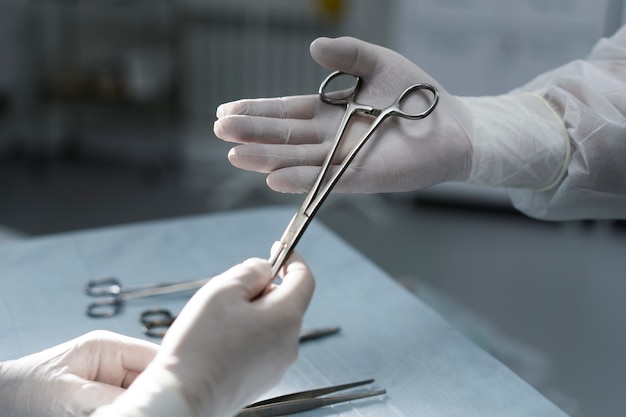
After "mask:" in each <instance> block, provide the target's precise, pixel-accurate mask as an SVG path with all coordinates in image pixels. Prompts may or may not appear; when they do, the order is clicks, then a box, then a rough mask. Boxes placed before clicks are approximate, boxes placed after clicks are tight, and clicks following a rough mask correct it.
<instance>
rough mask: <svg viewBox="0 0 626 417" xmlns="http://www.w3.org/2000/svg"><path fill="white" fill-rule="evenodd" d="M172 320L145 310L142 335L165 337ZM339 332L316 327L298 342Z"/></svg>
mask: <svg viewBox="0 0 626 417" xmlns="http://www.w3.org/2000/svg"><path fill="white" fill-rule="evenodd" d="M174 320H176V316H175V315H173V314H172V313H171V312H170V311H169V310H168V309H165V308H154V309H150V310H145V311H144V312H142V313H141V315H140V316H139V321H140V322H141V324H143V333H144V334H145V335H146V336H150V337H155V338H158V337H163V336H165V332H166V331H167V329H169V327H170V326H171V325H172V323H174ZM340 330H341V329H340V328H339V327H316V328H313V329H310V330H303V331H302V332H301V333H300V342H301V343H302V342H306V341H309V340H314V339H319V338H321V337H326V336H330V335H332V334H335V333H338V332H339V331H340Z"/></svg>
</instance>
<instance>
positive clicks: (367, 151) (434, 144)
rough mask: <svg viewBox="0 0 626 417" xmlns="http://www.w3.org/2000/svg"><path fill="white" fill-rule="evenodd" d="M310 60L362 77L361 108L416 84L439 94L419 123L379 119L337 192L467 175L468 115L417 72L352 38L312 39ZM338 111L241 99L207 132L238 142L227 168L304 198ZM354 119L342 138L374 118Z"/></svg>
mask: <svg viewBox="0 0 626 417" xmlns="http://www.w3.org/2000/svg"><path fill="white" fill-rule="evenodd" d="M311 55H312V57H313V58H314V59H315V61H317V62H318V63H319V64H320V65H322V66H324V67H326V68H328V69H330V70H338V71H342V72H346V73H350V74H354V75H358V76H361V77H362V79H363V84H362V86H361V88H360V90H359V92H358V93H357V96H356V101H357V102H359V103H362V104H369V105H372V106H374V107H377V108H382V107H387V106H389V105H390V104H392V103H393V102H394V101H395V100H396V99H397V98H398V96H399V95H400V94H401V93H402V91H404V90H405V89H406V88H407V87H408V86H409V85H412V84H416V83H430V84H433V85H434V86H436V87H437V89H438V90H439V93H440V100H439V104H438V106H437V108H436V109H435V110H434V111H433V112H432V113H431V114H430V115H429V116H428V117H426V118H425V119H422V120H407V119H402V118H399V117H390V118H389V119H387V120H385V121H384V122H383V123H382V125H381V126H380V127H379V128H378V130H377V131H376V133H375V134H374V135H373V136H372V137H371V138H370V139H369V141H368V143H367V144H366V146H365V147H364V148H363V149H362V150H361V151H360V153H359V154H358V155H357V157H356V158H355V160H354V161H353V162H352V163H351V164H350V167H349V168H348V170H347V171H346V172H345V173H344V175H343V176H342V178H341V179H340V180H339V182H338V184H337V186H336V187H335V190H336V191H340V192H364V193H374V192H395V191H408V190H415V189H420V188H424V187H427V186H429V185H432V184H436V183H440V182H444V181H453V180H465V179H466V178H467V177H468V175H469V173H470V169H471V159H472V144H471V141H470V135H471V129H472V124H471V118H470V115H469V113H468V110H467V109H466V108H465V106H464V105H463V104H462V103H461V102H460V101H459V100H458V99H457V98H455V97H453V96H451V95H450V94H448V93H447V92H446V90H444V89H443V88H442V87H441V86H440V85H439V84H438V83H437V82H436V81H435V80H434V79H433V78H432V77H430V76H429V75H428V74H426V73H425V72H424V71H423V70H421V69H420V68H418V67H417V66H416V65H414V64H413V63H411V62H410V61H409V60H408V59H406V58H404V57H403V56H401V55H400V54H398V53H396V52H394V51H391V50H389V49H386V48H383V47H380V46H376V45H372V44H369V43H366V42H363V41H360V40H357V39H354V38H339V39H327V38H319V39H317V40H315V41H314V42H313V43H312V44H311ZM320 81H321V80H320ZM428 94H429V93H428ZM425 97H426V96H425ZM427 98H428V99H430V98H431V96H427ZM407 104H408V105H411V103H407ZM415 105H416V106H419V104H417V103H416V104H415ZM426 107H427V105H425V104H422V105H421V107H416V108H419V109H420V110H422V109H425V108H426ZM344 112H345V107H344V106H336V105H330V104H326V103H323V102H321V100H320V99H319V96H318V95H317V94H315V95H308V96H296V97H287V98H275V99H257V100H241V101H237V102H232V103H227V104H223V105H221V106H220V107H219V108H218V111H217V116H218V120H217V121H216V122H215V125H214V131H215V134H216V135H217V136H218V137H219V138H221V139H223V140H225V141H230V142H239V143H243V144H244V145H242V146H237V147H235V148H233V149H232V150H231V151H230V153H229V155H228V158H229V160H230V162H231V163H232V164H233V165H235V166H236V167H239V168H243V169H247V170H252V171H257V172H263V173H269V175H268V177H267V184H268V185H269V187H270V188H272V189H274V190H276V191H281V192H304V191H306V190H308V189H309V188H310V186H311V184H312V182H313V180H314V179H315V177H316V176H317V174H318V171H319V166H320V165H321V164H322V162H323V160H324V158H325V157H326V155H327V154H328V152H329V150H330V147H331V145H332V143H331V142H332V141H333V140H334V137H335V133H336V132H337V129H338V126H339V122H340V121H341V118H342V116H343V114H344ZM353 119H355V120H356V121H355V123H353V125H352V126H351V127H350V129H349V130H348V132H346V135H347V137H350V138H353V139H354V141H356V140H357V139H358V134H359V133H360V132H362V131H363V130H364V127H365V126H368V125H369V123H370V122H371V121H372V120H373V118H372V116H365V115H359V117H354V118H353ZM342 149H345V148H342ZM345 153H346V151H345V150H344V152H343V153H342V154H341V157H343V156H345Z"/></svg>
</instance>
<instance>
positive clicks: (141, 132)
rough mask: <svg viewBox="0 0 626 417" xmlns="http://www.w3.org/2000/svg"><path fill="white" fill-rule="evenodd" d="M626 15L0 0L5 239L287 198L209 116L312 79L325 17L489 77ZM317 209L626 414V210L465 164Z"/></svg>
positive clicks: (479, 83) (542, 4) (555, 377)
mask: <svg viewBox="0 0 626 417" xmlns="http://www.w3.org/2000/svg"><path fill="white" fill-rule="evenodd" d="M623 21H624V5H623V0H593V1H591V0H474V1H471V2H466V1H461V0H413V1H412V0H395V1H386V2H381V1H376V0H359V1H356V0H353V1H347V0H345V1H341V0H302V1H298V2H294V1H290V0H271V1H270V0H266V1H262V2H260V1H253V0H248V1H247V0H219V1H218V0H2V2H0V57H1V58H2V59H0V244H9V243H10V242H15V241H19V240H23V239H28V238H29V237H33V236H41V235H45V234H50V233H59V232H65V231H71V230H79V229H85V228H94V227H103V226H109V225H116V224H124V223H129V222H136V221H146V220H153V219H164V218H170V217H176V216H184V215H195V214H204V213H209V212H215V211H223V210H233V209H239V208H244V207H254V206H260V205H277V204H280V205H297V204H299V203H300V201H301V197H300V196H290V195H279V194H275V193H272V192H270V191H268V190H267V189H266V187H265V183H264V176H262V175H260V174H254V173H248V172H242V171H239V170H237V169H235V168H233V167H232V166H230V165H229V163H228V161H227V159H226V153H227V152H228V149H229V147H230V146H229V145H228V144H225V143H222V142H221V141H220V140H218V139H216V138H215V137H214V135H213V131H212V126H213V121H214V120H215V110H216V107H217V106H218V105H219V104H220V103H222V102H225V101H231V100H236V99H239V98H249V97H263V96H268V97H273V96H282V95H292V94H309V93H313V92H315V91H317V88H318V85H319V83H320V81H321V80H322V79H323V77H325V76H326V75H327V71H326V70H324V69H322V68H320V67H318V66H317V65H316V64H315V63H314V62H313V60H312V59H311V58H310V56H309V53H308V45H309V43H310V42H311V41H312V40H313V39H314V38H316V37H318V36H339V35H351V36H356V37H359V38H361V39H364V40H367V41H370V42H373V43H377V44H381V45H384V46H388V47H390V48H392V49H395V50H397V51H399V52H401V53H403V54H404V55H406V56H407V57H409V58H410V59H412V60H413V61H414V62H415V63H417V64H418V65H420V66H421V67H423V68H424V69H425V70H426V71H428V72H429V73H431V74H432V75H434V76H435V78H437V79H438V80H439V81H440V82H441V83H442V84H443V85H444V86H446V88H447V89H448V90H449V91H450V92H451V93H453V94H462V95H481V94H498V93H503V92H506V91H508V90H510V89H512V88H515V87H517V86H519V85H521V84H523V83H525V82H526V81H528V80H530V79H531V78H533V77H534V76H535V75H538V74H539V73H541V72H543V71H546V70H548V69H551V68H554V67H556V66H558V65H561V64H564V63H566V62H568V61H571V60H573V59H577V58H584V57H585V56H586V55H587V54H588V52H589V51H590V49H591V48H592V46H593V45H594V44H595V43H596V41H597V40H598V39H599V38H601V37H602V36H608V35H610V34H612V33H613V32H614V31H615V30H617V29H618V28H619V27H620V26H621V24H622V22H623ZM319 219H320V221H322V222H324V223H325V224H326V225H328V226H329V227H330V228H331V229H333V230H334V231H336V232H337V233H338V234H339V235H340V236H342V237H343V238H345V239H346V240H347V241H348V242H350V243H351V244H352V245H354V246H355V247H356V248H357V249H358V250H360V251H362V252H363V253H364V254H365V255H367V256H368V257H369V258H371V259H372V260H373V261H374V262H376V263H377V264H378V265H380V267H381V268H383V269H384V270H386V271H387V272H388V273H389V274H390V275H391V276H392V277H394V278H395V279H397V280H398V281H399V282H401V283H402V284H403V285H405V286H406V287H407V288H408V289H409V290H411V291H413V292H415V293H416V294H418V295H419V296H420V298H422V299H423V300H424V301H426V302H427V303H429V304H430V305H431V306H433V308H435V309H436V310H438V311H439V312H440V313H441V314H442V315H443V316H444V317H446V318H447V319H448V320H449V321H450V322H452V323H453V324H454V325H455V326H456V327H457V328H459V330H461V331H462V332H464V333H465V334H466V335H467V336H468V337H470V338H471V339H472V340H473V341H474V342H475V343H477V344H478V345H480V346H481V347H483V348H484V349H485V350H487V351H489V352H490V353H491V354H493V355H494V356H496V357H497V358H499V359H500V360H501V361H502V362H503V363H505V364H506V365H507V366H509V367H510V368H511V369H513V370H514V371H515V372H516V373H518V374H519V375H520V376H521V377H522V378H524V379H525V380H526V381H528V382H529V383H530V384H532V385H533V386H535V387H536V388H537V389H538V390H539V391H541V392H542V393H543V394H544V395H545V396H547V397H548V398H550V399H552V400H553V401H554V402H555V403H556V404H558V405H559V406H560V407H561V408H563V409H564V410H565V411H566V412H568V413H569V414H570V415H572V416H594V417H597V416H614V415H621V414H623V412H624V410H625V409H626V399H625V398H624V395H623V394H624V392H625V390H626V361H625V360H624V358H623V356H622V354H623V352H626V325H625V323H624V319H623V318H624V317H626V307H625V306H626V303H624V302H623V301H622V299H623V295H624V294H626V257H625V256H624V254H625V253H626V233H625V231H626V229H625V228H624V223H623V222H621V221H602V222H599V221H580V222H562V223H551V222H541V221H536V220H532V219H529V218H526V217H524V216H523V215H521V214H519V213H517V212H515V211H514V210H513V209H512V208H511V206H510V204H509V202H508V199H507V196H506V193H505V192H504V191H502V190H489V189H482V188H480V187H470V186H466V185H458V184H448V185H444V186H438V187H434V188H432V189H429V190H424V191H420V192H416V193H405V194H390V195H376V196H372V195H346V196H344V195H335V196H332V197H331V198H330V199H329V201H328V202H327V203H326V204H325V206H324V207H323V208H322V210H321V211H320V214H319ZM281 232H282V231H281V230H277V231H276V233H277V235H276V236H275V238H278V237H279V234H280V233H281ZM262 255H263V254H260V256H262ZM313 267H314V266H313ZM355 285H358V277H356V278H355Z"/></svg>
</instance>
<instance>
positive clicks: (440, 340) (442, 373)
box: [0, 207, 565, 417]
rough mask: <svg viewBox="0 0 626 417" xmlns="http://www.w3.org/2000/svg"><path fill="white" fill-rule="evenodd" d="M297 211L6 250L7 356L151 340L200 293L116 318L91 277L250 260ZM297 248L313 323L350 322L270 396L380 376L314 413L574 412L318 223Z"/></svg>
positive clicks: (147, 274)
mask: <svg viewBox="0 0 626 417" xmlns="http://www.w3.org/2000/svg"><path fill="white" fill-rule="evenodd" d="M293 212H294V209H293V208H291V207H270V208H262V209H253V210H243V211H237V212H229V213H219V214H212V215H207V216H199V217H187V218H181V219H173V220H167V221H158V222H147V223H140V224H133V225H125V226H118V227H111V228H106V229H99V230H91V231H85V232H77V233H67V234H61V235H56V236H50V237H44V238H37V239H33V240H26V241H22V242H18V243H12V244H6V245H2V246H0V280H1V282H2V288H3V289H2V292H1V293H0V332H1V334H2V339H1V340H2V342H1V343H0V360H2V359H9V358H13V357H17V356H21V355H25V354H28V353H32V352H35V351H39V350H41V349H44V348H46V347H50V346H52V345H54V344H58V343H61V342H63V341H66V340H68V339H71V338H74V337H76V336H79V335H81V334H83V333H85V332H87V331H90V330H94V329H108V330H112V331H115V332H119V333H123V334H126V335H130V336H135V337H141V338H143V337H144V335H143V333H142V331H141V326H140V325H139V321H138V318H139V314H140V313H141V312H142V311H143V310H145V309H147V308H154V307H166V308H169V309H170V310H172V311H173V312H174V313H177V312H178V311H179V310H180V309H181V308H182V306H183V305H184V303H185V300H186V299H188V297H189V294H182V295H180V294H179V295H172V296H167V297H161V298H153V299H144V300H136V301H132V302H129V303H128V304H127V306H126V307H125V309H124V311H123V313H122V314H121V315H119V316H117V317H115V318H108V319H93V318H89V317H87V316H86V315H85V307H86V305H87V304H88V303H89V302H90V301H91V299H90V298H89V297H87V296H86V295H84V294H83V287H84V285H85V283H86V282H87V281H88V280H89V279H91V278H94V277H100V276H105V275H114V276H116V277H118V278H119V279H120V280H122V282H123V283H124V284H125V285H127V286H134V285H140V284H146V283H155V282H172V281H181V280H188V279H197V278H202V277H208V276H211V275H214V274H216V273H219V272H222V271H223V270H225V269H226V268H228V267H230V266H231V265H233V264H235V263H238V262H240V261H241V260H243V259H245V258H248V257H251V256H259V257H267V255H268V252H269V248H270V246H271V244H272V242H273V241H274V240H276V239H278V238H279V237H280V235H281V233H282V230H283V229H284V227H285V226H286V225H287V223H288V221H289V219H290V218H291V216H292V214H293ZM381 244H384V243H381ZM298 251H300V252H301V253H302V254H303V255H304V256H305V258H306V259H307V261H308V263H309V264H310V266H311V267H312V269H313V271H314V273H315V276H316V279H317V288H316V293H315V295H314V298H313V301H312V303H311V306H310V309H309V311H308V312H307V316H306V318H305V327H313V326H329V325H339V326H341V328H342V331H341V333H339V334H338V335H335V336H332V337H329V338H326V339H321V340H317V341H313V342H308V343H305V344H304V345H303V346H302V347H301V350H300V356H299V359H298V361H297V362H296V364H295V365H294V366H293V367H292V368H291V369H290V370H289V371H288V373H287V375H286V376H285V378H284V379H283V381H282V382H281V384H280V385H279V386H278V387H276V388H275V389H274V390H273V391H272V392H270V393H268V395H274V394H278V393H285V392H291V391H295V390H300V389H308V388H313V387H318V386H323V385H328V384H335V383H342V382H348V381H353V380H359V379H367V378H375V379H376V381H375V386H376V387H379V388H386V389H387V395H385V396H384V397H376V398H371V399H366V400H361V401H356V402H352V403H346V404H340V405H336V406H333V407H332V408H331V407H328V408H323V409H318V410H315V411H312V412H308V413H306V415H307V416H311V417H313V416H330V415H341V416H376V417H382V416H433V417H439V416H464V417H471V416H508V417H511V416H529V417H531V416H532V417H537V416H564V415H565V414H564V413H563V412H562V411H561V410H559V409H558V408H557V407H556V406H555V405H553V404H552V403H551V402H549V401H548V400H547V399H545V398H544V397H543V396H541V395H540V394H539V393H538V392H537V391H535V390H534V389H533V388H532V387H530V386H529V385H528V384H526V383H525V382H524V381H522V380H521V379H520V378H519V377H517V376H516V375H515V374H513V373H512V372H511V371H510V370H509V369H507V368H506V367H505V366H504V365H502V364H501V363H500V362H498V361H497V360H495V359H494V358H492V357H491V356H489V355H488V354H486V353H485V352H483V351H482V350H480V349H479V348H478V347H476V346H475V345H474V344H472V343H471V342H470V341H468V340H467V339H466V338H464V337H463V336H462V335H461V334H460V333H459V332H457V331H456V330H455V329H454V328H452V327H451V326H450V325H449V324H447V323H446V322H445V321H444V320H443V319H442V318H441V317H440V316H439V315H438V314H437V313H435V312H434V311H432V310H431V309H430V308H429V307H427V306H426V305H425V304H424V303H422V302H421V301H420V300H419V299H418V298H416V297H415V296H414V295H412V294H411V293H409V292H408V291H406V290H405V289H404V288H403V287H401V286H400V285H398V284H397V283H396V282H395V281H393V280H392V279H390V278H389V277H388V276H387V275H386V274H385V273H384V272H383V271H381V270H380V269H378V268H377V267H376V266H375V265H374V264H373V263H371V262H370V261H368V259H366V258H365V257H363V256H362V255H361V254H359V253H357V252H356V251H355V250H353V249H352V248H351V247H350V246H349V245H347V244H346V243H345V242H343V241H342V240H341V239H339V238H338V237H337V236H335V235H334V234H333V233H332V232H331V231H329V230H328V229H327V228H325V227H324V226H323V225H321V224H320V223H319V222H316V221H314V222H313V224H312V225H311V227H310V228H309V230H308V231H307V233H306V234H305V236H304V238H303V239H302V241H301V242H300V244H299V246H298ZM251 349H254V347H253V346H251Z"/></svg>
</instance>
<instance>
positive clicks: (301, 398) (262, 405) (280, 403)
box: [236, 379, 387, 417]
mask: <svg viewBox="0 0 626 417" xmlns="http://www.w3.org/2000/svg"><path fill="white" fill-rule="evenodd" d="M372 382H374V380H373V379H368V380H365V381H358V382H352V383H349V384H343V385H335V386H332V387H326V388H318V389H313V390H310V391H302V392H296V393H294V394H287V395H281V396H279V397H274V398H270V399H268V400H264V401H259V402H256V403H254V404H250V405H249V406H247V407H246V408H244V409H243V410H241V411H240V412H239V413H238V414H237V415H236V417H270V416H283V415H286V414H293V413H300V412H303V411H308V410H313V409H315V408H320V407H325V406H327V405H333V404H338V403H342V402H346V401H352V400H358V399H360V398H368V397H373V396H376V395H383V394H385V393H386V392H387V391H386V390H384V389H380V390H372V391H362V392H355V393H352V394H344V395H336V396H332V397H322V395H326V394H331V393H333V392H337V391H343V390H346V389H349V388H354V387H358V386H361V385H365V384H370V383H372Z"/></svg>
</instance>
